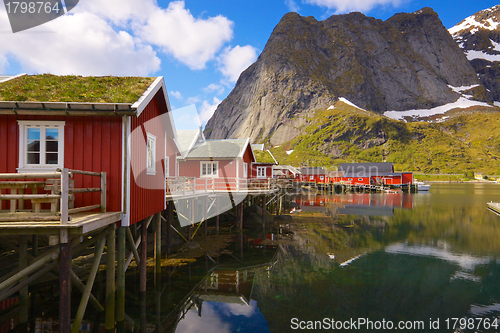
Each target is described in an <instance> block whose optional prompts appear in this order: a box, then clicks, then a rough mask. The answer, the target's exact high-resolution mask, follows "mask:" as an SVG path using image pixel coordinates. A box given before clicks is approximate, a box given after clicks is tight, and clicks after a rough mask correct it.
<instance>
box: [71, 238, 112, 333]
mask: <svg viewBox="0 0 500 333" xmlns="http://www.w3.org/2000/svg"><path fill="white" fill-rule="evenodd" d="M104 244H105V240H104V238H103V239H101V240H100V241H99V243H98V244H97V246H96V249H95V255H94V262H93V263H92V268H91V270H90V274H89V278H88V279H87V284H86V285H85V290H84V291H83V296H82V300H81V301H80V305H79V306H78V312H77V313H76V317H75V321H74V323H73V328H72V329H71V333H78V332H80V326H81V324H82V320H83V315H84V314H85V309H86V308H87V303H88V301H89V297H90V295H91V291H92V287H93V285H94V280H95V277H96V275H97V271H98V270H99V264H100V262H101V257H102V252H103V251H104Z"/></svg>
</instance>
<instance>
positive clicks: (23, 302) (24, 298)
mask: <svg viewBox="0 0 500 333" xmlns="http://www.w3.org/2000/svg"><path fill="white" fill-rule="evenodd" d="M26 267H28V236H26V235H22V236H20V237H19V270H20V271H22V270H23V269H25V268H26ZM22 281H23V280H21V282H22ZM19 300H20V310H21V311H20V313H19V322H20V323H21V324H25V323H27V322H28V316H29V296H28V287H27V286H26V287H24V288H23V289H21V290H20V291H19Z"/></svg>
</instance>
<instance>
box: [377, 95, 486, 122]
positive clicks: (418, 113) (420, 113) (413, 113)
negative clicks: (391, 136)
mask: <svg viewBox="0 0 500 333" xmlns="http://www.w3.org/2000/svg"><path fill="white" fill-rule="evenodd" d="M471 106H487V107H491V105H489V104H487V103H483V102H478V101H471V100H469V99H467V98H465V97H463V96H461V97H460V98H459V99H458V100H457V101H455V102H453V103H448V104H445V105H441V106H437V107H435V108H432V109H421V110H408V111H386V112H384V116H386V117H389V118H392V119H396V120H404V117H412V118H420V117H430V116H433V115H436V114H443V113H445V112H447V111H450V110H452V109H456V108H469V107H471Z"/></svg>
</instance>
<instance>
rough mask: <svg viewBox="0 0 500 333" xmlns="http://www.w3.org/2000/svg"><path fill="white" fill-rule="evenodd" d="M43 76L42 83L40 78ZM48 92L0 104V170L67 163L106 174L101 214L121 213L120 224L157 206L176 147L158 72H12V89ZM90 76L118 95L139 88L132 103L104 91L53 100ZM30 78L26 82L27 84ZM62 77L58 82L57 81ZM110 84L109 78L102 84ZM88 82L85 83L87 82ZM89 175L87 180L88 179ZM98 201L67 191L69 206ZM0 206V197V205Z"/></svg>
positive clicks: (80, 179)
mask: <svg viewBox="0 0 500 333" xmlns="http://www.w3.org/2000/svg"><path fill="white" fill-rule="evenodd" d="M41 79H43V80H41ZM47 80H48V81H49V82H52V84H51V85H47V86H44V87H39V88H40V90H42V89H43V90H51V89H52V90H53V91H54V92H53V96H54V98H53V99H48V100H45V99H43V98H41V100H36V99H35V100H33V99H34V98H31V99H30V101H26V102H24V101H22V102H21V101H19V102H13V101H0V173H17V172H47V171H55V170H56V169H61V168H69V169H75V170H84V171H94V172H103V171H104V172H106V173H107V211H110V212H123V214H122V219H121V223H122V225H124V226H128V225H131V224H134V223H136V222H139V221H140V220H142V219H144V218H147V217H149V216H151V215H153V214H155V213H158V212H161V211H163V210H164V209H165V193H166V185H165V173H166V172H168V170H172V169H173V168H174V167H175V159H171V158H168V156H175V155H176V154H178V152H179V148H178V147H177V145H176V141H175V136H176V133H175V127H174V124H173V122H172V117H171V108H170V104H169V101H168V97H167V90H166V87H165V83H164V80H163V77H158V78H156V79H154V78H118V77H115V78H113V77H94V78H90V77H86V78H82V77H76V76H71V77H58V76H54V75H35V76H28V75H23V76H16V77H12V78H10V80H8V81H6V82H0V87H2V86H3V85H9V84H15V85H16V86H17V87H18V88H17V89H19V91H20V94H21V93H22V91H23V90H24V89H25V88H23V87H24V86H26V87H29V86H32V85H33V84H36V83H37V82H47ZM87 81H89V82H90V81H92V83H93V84H94V86H99V87H101V86H108V85H109V84H111V83H113V82H115V83H116V82H118V85H117V86H118V87H117V89H121V90H122V92H123V94H124V95H127V92H128V90H141V89H142V91H143V94H142V96H141V97H140V98H139V99H136V100H131V99H130V98H129V100H127V101H126V102H123V100H120V102H118V101H117V100H115V99H114V97H109V91H108V89H105V90H104V91H103V90H99V89H96V90H95V91H93V90H92V87H93V85H92V84H88V87H89V88H88V91H86V95H88V96H93V95H94V96H96V98H95V99H96V101H79V100H75V101H74V102H61V99H64V97H61V96H59V95H58V94H59V92H60V91H64V90H72V87H73V85H74V86H77V85H82V84H85V83H86V82H87ZM33 82H34V83H33ZM61 82H63V83H61ZM110 82H111V83H110ZM87 83H88V82H87ZM103 100H104V102H103ZM92 178H95V177H92ZM74 179H75V187H99V184H97V182H98V180H97V179H94V180H92V179H91V177H84V176H81V175H75V176H74ZM96 201H99V193H80V194H75V205H80V206H88V205H91V204H92V203H94V204H95V202H96ZM7 205H8V203H7V202H3V207H2V208H3V209H6V208H7Z"/></svg>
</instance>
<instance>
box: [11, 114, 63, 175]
mask: <svg viewBox="0 0 500 333" xmlns="http://www.w3.org/2000/svg"><path fill="white" fill-rule="evenodd" d="M17 122H18V125H19V168H18V169H17V170H18V172H41V171H54V170H56V169H58V168H63V167H64V124H65V122H64V121H26V120H18V121H17Z"/></svg>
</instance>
